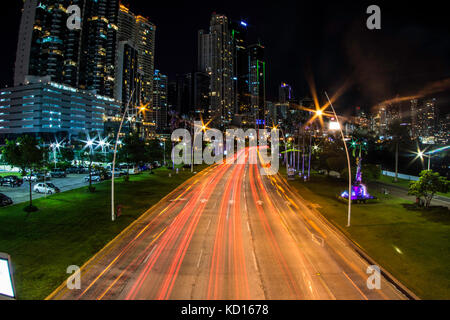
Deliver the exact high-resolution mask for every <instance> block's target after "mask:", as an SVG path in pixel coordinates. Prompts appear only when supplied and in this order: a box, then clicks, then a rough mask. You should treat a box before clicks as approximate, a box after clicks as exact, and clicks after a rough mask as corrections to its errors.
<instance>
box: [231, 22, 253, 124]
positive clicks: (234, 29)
mask: <svg viewBox="0 0 450 320" xmlns="http://www.w3.org/2000/svg"><path fill="white" fill-rule="evenodd" d="M247 27H248V25H247V23H246V22H245V21H233V22H232V23H231V38H232V43H233V58H234V63H233V86H234V88H233V90H234V93H235V96H234V98H235V113H237V114H241V115H244V114H248V113H249V112H250V105H251V103H250V94H249V84H248V83H249V65H248V64H249V59H248V51H247V46H248V45H247V37H248V31H247Z"/></svg>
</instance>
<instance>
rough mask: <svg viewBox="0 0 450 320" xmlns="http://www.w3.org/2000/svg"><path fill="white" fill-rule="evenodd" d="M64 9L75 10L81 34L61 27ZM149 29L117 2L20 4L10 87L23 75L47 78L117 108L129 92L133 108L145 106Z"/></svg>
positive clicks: (33, 0)
mask: <svg viewBox="0 0 450 320" xmlns="http://www.w3.org/2000/svg"><path fill="white" fill-rule="evenodd" d="M70 5H78V6H79V7H80V9H81V14H82V16H81V30H72V29H70V28H68V27H67V20H68V18H69V14H70V13H68V12H67V8H68V6H70ZM155 29H156V28H155V26H154V25H153V24H152V23H151V22H149V21H148V20H147V19H146V18H144V17H142V16H139V15H135V14H134V13H132V12H130V11H129V10H128V8H126V7H125V6H123V5H120V4H119V0H41V1H37V0H26V1H24V9H23V13H22V20H21V25H20V30H19V41H18V47H17V56H16V66H15V76H14V82H15V85H18V84H21V83H24V81H25V78H26V76H27V75H32V76H39V77H43V76H50V78H51V80H52V81H53V82H57V83H63V84H66V85H70V86H72V87H76V88H80V89H84V90H90V91H93V92H96V93H97V94H100V95H104V96H108V97H114V98H116V99H119V100H121V101H122V102H123V103H126V102H128V99H129V97H130V96H131V93H132V92H133V90H135V92H136V94H135V95H136V97H134V98H133V101H132V102H133V103H140V102H145V103H149V102H150V103H151V101H152V97H153V73H154V72H153V71H154V48H155ZM136 67H137V68H136ZM137 82H139V83H137Z"/></svg>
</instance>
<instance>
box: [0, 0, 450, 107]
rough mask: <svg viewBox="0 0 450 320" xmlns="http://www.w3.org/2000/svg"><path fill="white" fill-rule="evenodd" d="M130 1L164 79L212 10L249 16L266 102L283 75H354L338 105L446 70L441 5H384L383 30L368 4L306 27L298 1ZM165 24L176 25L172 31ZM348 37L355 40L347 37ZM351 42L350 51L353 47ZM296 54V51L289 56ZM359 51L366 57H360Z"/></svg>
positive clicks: (294, 80)
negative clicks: (149, 28)
mask: <svg viewBox="0 0 450 320" xmlns="http://www.w3.org/2000/svg"><path fill="white" fill-rule="evenodd" d="M18 2H20V1H18ZM124 3H127V2H125V1H124ZM128 3H129V4H130V9H131V10H132V11H135V12H138V13H141V14H142V15H143V16H148V17H149V18H150V21H152V22H153V23H154V24H156V25H159V26H160V27H158V30H157V32H156V41H157V42H159V45H157V46H156V49H155V59H156V60H155V68H158V69H160V70H161V71H162V72H163V73H165V74H167V75H168V76H169V81H171V79H174V76H175V75H176V74H177V73H180V74H181V73H188V72H192V71H194V69H195V64H196V60H197V52H196V41H197V40H196V38H197V34H196V33H197V31H198V30H199V29H202V28H203V29H204V28H206V27H207V26H208V21H209V17H210V15H211V13H212V12H214V11H216V12H218V13H223V14H226V15H227V16H228V17H229V19H230V20H233V21H240V20H243V21H246V23H247V24H248V26H249V28H250V29H251V30H252V33H253V37H254V40H255V42H256V41H257V40H258V39H259V40H262V42H263V43H264V44H265V45H266V47H267V49H266V55H267V57H268V61H270V63H268V65H267V68H268V70H267V75H268V76H267V82H268V85H267V99H268V100H270V101H273V100H274V99H275V98H276V97H277V90H278V84H279V83H280V82H282V81H283V82H287V83H290V84H291V85H292V87H293V93H294V95H295V96H296V97H297V98H300V97H303V96H306V95H308V94H309V87H308V85H307V81H306V73H307V72H309V71H308V70H311V73H312V74H313V75H314V76H315V78H316V82H317V86H318V88H319V90H320V91H323V90H329V91H332V90H333V89H337V88H338V87H339V85H340V84H341V83H342V81H344V80H350V81H352V82H353V86H351V87H350V88H349V90H347V92H346V94H344V95H343V96H342V98H341V99H340V101H339V102H338V103H337V107H338V108H339V107H342V108H348V107H350V108H353V107H355V106H360V107H362V108H364V109H366V110H367V109H370V108H371V107H373V106H374V105H376V104H378V103H380V102H382V101H384V100H387V99H391V98H394V97H395V96H397V95H400V96H407V95H412V94H415V93H416V92H418V91H420V89H421V88H423V87H424V86H426V85H430V84H431V83H433V82H436V81H439V80H443V79H445V78H448V77H449V75H450V72H449V65H448V61H447V59H445V57H446V55H447V54H448V53H449V45H448V42H447V41H445V40H444V39H445V27H446V24H445V21H444V19H442V12H439V10H438V9H437V8H438V7H436V8H435V7H433V6H431V7H427V8H424V9H423V10H425V12H423V10H422V11H421V12H422V13H423V15H422V16H421V17H420V19H419V18H418V16H417V10H416V9H417V8H416V7H414V6H413V5H410V6H409V7H407V8H403V7H400V6H395V5H392V4H386V5H383V17H382V18H383V27H382V30H377V31H370V30H367V28H365V20H366V18H367V14H366V13H365V9H366V7H365V6H364V5H363V4H361V5H351V4H349V3H346V2H344V3H343V4H342V5H340V6H338V5H332V6H331V7H332V8H333V10H331V9H330V8H331V7H330V6H328V9H327V10H325V11H320V12H321V18H323V22H322V20H321V22H322V23H321V24H319V25H318V28H311V27H310V25H311V24H310V23H311V22H312V21H311V19H312V17H307V14H306V13H307V12H309V11H311V10H315V9H316V7H315V5H313V4H311V3H301V4H298V5H295V3H290V2H287V3H286V5H285V7H283V8H279V7H274V6H272V7H265V8H259V7H258V6H254V5H252V4H251V3H249V4H240V5H238V4H236V5H235V6H233V5H231V6H230V5H228V6H220V5H218V4H214V3H209V4H208V5H206V4H202V3H199V5H198V6H196V7H195V9H194V8H191V7H189V6H187V5H186V4H180V5H179V7H180V8H184V9H185V10H184V11H183V10H175V11H172V10H171V8H169V7H168V6H167V5H164V4H153V5H152V6H149V5H148V4H146V3H145V2H144V1H128ZM6 7H7V10H10V11H11V15H9V16H10V19H11V20H10V21H8V23H9V24H13V25H14V24H16V25H18V21H19V20H20V18H17V13H18V12H17V11H19V13H20V7H21V4H20V3H19V4H17V3H15V4H7V5H6ZM186 10H187V11H186ZM14 12H15V14H13V13H14ZM181 12H186V14H182V13H181ZM170 14H173V16H172V17H171V16H170ZM296 15H297V16H296ZM282 17H286V19H284V18H282ZM257 18H264V20H263V21H264V22H263V23H254V22H253V21H256V20H257ZM252 20H253V21H252ZM340 21H346V22H345V23H340ZM170 26H179V28H174V29H172V28H171V27H170ZM288 29H292V30H293V31H294V33H289V34H290V36H291V37H292V39H288V38H286V39H284V38H285V37H284V36H283V34H285V31H287V30H288ZM17 30H18V28H17ZM174 30H178V31H179V32H178V34H174ZM338 30H339V31H338ZM2 32H5V38H6V39H10V41H9V42H10V43H14V44H15V43H16V41H17V40H16V39H17V37H14V35H13V33H12V32H9V31H8V32H7V31H6V30H5V28H3V30H2ZM297 35H298V36H297ZM349 36H351V37H352V39H353V40H352V41H350V42H349V41H348V40H349V39H348V37H349ZM168 39H170V40H168ZM281 39H283V40H286V41H285V42H284V45H279V44H278V42H279V41H281ZM325 39H326V41H325ZM173 40H176V41H173ZM372 44H374V45H372ZM14 46H15V45H13V47H14ZM352 46H354V47H355V50H351V48H352ZM180 47H181V48H185V49H184V50H183V54H182V55H181V56H180V55H179V54H178V53H177V52H178V50H179V48H180ZM177 48H178V49H177ZM411 48H412V49H413V50H411ZM350 52H352V53H350ZM11 55H15V49H12V50H11V48H9V47H8V48H7V49H6V50H5V51H4V52H2V57H3V61H5V62H6V63H4V65H3V66H2V70H4V71H3V72H2V75H1V78H0V81H1V83H2V84H8V83H9V84H11V82H12V79H11V77H12V76H11V70H10V69H11V63H13V62H12V61H14V58H12V57H11ZM294 56H297V57H296V58H295V59H293V57H294ZM319 57H320V58H319ZM363 57H367V59H364V60H363V61H361V59H362V58H363ZM318 62H320V63H318ZM12 66H13V65H12ZM328 70H330V71H328ZM305 71H307V72H305ZM328 72H332V73H333V74H336V77H335V78H338V79H339V80H333V81H331V82H330V80H328V79H327V74H328ZM324 79H325V80H324ZM406 79H408V81H405V80H406ZM425 79H426V80H425ZM373 80H375V81H373ZM434 95H435V97H436V98H438V101H439V104H440V106H442V105H444V106H445V105H448V103H449V102H450V99H449V94H448V88H445V90H443V91H441V92H436V93H435V94H434ZM441 109H442V108H441Z"/></svg>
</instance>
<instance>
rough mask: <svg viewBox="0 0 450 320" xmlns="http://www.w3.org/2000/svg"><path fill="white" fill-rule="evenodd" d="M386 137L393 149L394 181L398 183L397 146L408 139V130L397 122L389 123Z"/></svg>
mask: <svg viewBox="0 0 450 320" xmlns="http://www.w3.org/2000/svg"><path fill="white" fill-rule="evenodd" d="M387 133H388V135H389V136H390V137H391V141H392V146H393V147H394V148H395V179H394V181H395V182H397V181H398V152H399V146H400V144H401V143H402V142H405V141H407V140H408V139H410V134H409V130H408V128H407V127H406V126H403V125H402V124H401V122H400V121H399V120H396V121H394V122H392V123H391V125H390V126H389V128H388V132H387Z"/></svg>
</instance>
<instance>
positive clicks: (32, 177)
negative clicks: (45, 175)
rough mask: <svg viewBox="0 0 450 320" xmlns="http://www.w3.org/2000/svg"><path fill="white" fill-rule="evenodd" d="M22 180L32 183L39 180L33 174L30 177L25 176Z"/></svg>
mask: <svg viewBox="0 0 450 320" xmlns="http://www.w3.org/2000/svg"><path fill="white" fill-rule="evenodd" d="M22 179H23V181H30V180H31V182H36V181H37V179H38V178H37V176H35V175H34V174H33V175H31V176H29V175H27V176H24V177H22Z"/></svg>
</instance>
